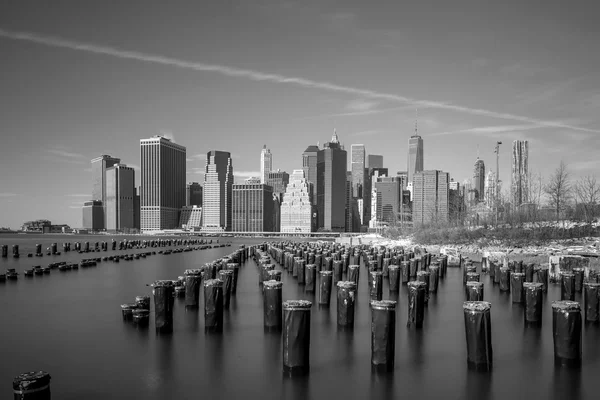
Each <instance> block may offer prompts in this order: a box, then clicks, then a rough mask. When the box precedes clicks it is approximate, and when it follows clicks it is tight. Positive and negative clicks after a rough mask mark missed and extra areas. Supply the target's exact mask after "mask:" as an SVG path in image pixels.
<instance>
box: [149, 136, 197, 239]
mask: <svg viewBox="0 0 600 400" xmlns="http://www.w3.org/2000/svg"><path fill="white" fill-rule="evenodd" d="M185 159H186V148H185V147H184V146H181V145H179V144H176V143H173V142H172V141H171V140H170V139H167V138H165V137H163V136H160V135H157V136H154V137H151V138H149V139H141V140H140V160H141V187H142V190H141V193H140V225H141V229H142V231H154V230H163V229H175V228H177V226H178V224H179V211H180V210H181V207H183V206H184V205H185V168H186V166H185Z"/></svg>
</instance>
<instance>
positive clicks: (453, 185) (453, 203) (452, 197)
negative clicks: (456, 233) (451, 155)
mask: <svg viewBox="0 0 600 400" xmlns="http://www.w3.org/2000/svg"><path fill="white" fill-rule="evenodd" d="M464 212H465V200H464V198H463V193H462V187H461V185H460V183H459V182H456V181H454V179H450V183H449V184H448V219H449V220H450V222H453V223H458V222H462V220H463V217H464Z"/></svg>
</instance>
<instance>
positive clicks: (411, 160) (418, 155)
mask: <svg viewBox="0 0 600 400" xmlns="http://www.w3.org/2000/svg"><path fill="white" fill-rule="evenodd" d="M407 171H408V181H409V182H412V181H413V176H414V174H415V173H417V172H421V171H423V138H421V136H419V135H417V132H416V129H415V134H414V135H413V136H411V137H410V139H408V169H407Z"/></svg>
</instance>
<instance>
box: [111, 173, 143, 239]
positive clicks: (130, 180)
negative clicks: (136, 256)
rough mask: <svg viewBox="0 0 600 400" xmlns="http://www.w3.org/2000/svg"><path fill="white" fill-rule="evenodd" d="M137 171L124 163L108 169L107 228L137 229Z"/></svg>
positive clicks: (112, 229)
mask: <svg viewBox="0 0 600 400" xmlns="http://www.w3.org/2000/svg"><path fill="white" fill-rule="evenodd" d="M135 196H136V193H135V171H134V169H133V168H131V167H128V166H126V165H124V164H116V165H113V166H112V167H110V168H107V169H106V204H105V205H104V215H105V220H106V225H105V227H106V230H107V231H110V232H123V231H129V230H132V229H135V228H136V227H135Z"/></svg>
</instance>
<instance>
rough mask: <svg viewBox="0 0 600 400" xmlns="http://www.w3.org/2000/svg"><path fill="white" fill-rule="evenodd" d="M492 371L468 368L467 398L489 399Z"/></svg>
mask: <svg viewBox="0 0 600 400" xmlns="http://www.w3.org/2000/svg"><path fill="white" fill-rule="evenodd" d="M492 376H493V375H492V373H491V372H482V371H475V370H472V369H468V370H467V393H466V398H467V399H489V398H490V395H491V389H492Z"/></svg>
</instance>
